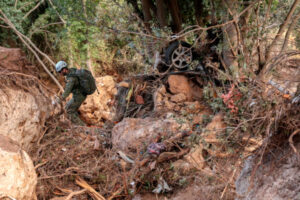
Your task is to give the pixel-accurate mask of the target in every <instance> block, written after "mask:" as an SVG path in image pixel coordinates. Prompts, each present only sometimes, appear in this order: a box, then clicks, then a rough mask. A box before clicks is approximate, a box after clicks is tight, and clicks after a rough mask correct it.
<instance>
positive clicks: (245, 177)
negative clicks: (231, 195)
mask: <svg viewBox="0 0 300 200" xmlns="http://www.w3.org/2000/svg"><path fill="white" fill-rule="evenodd" d="M296 149H297V150H298V152H299V150H300V144H299V143H298V144H297V145H296ZM265 157H269V158H267V159H263V161H262V163H261V164H260V165H259V167H258V168H257V169H255V168H256V165H257V163H256V162H258V161H257V159H255V157H254V156H250V157H248V158H247V160H245V162H244V167H243V169H242V171H241V174H240V175H239V177H238V178H237V180H236V182H235V187H236V193H237V197H236V200H248V199H264V200H285V199H295V200H296V199H300V169H299V158H298V157H297V154H295V153H294V152H293V151H292V150H291V149H290V146H289V145H285V146H279V147H278V146H277V145H276V147H275V150H272V153H269V154H267V155H265ZM275 163H276V164H275ZM253 170H255V174H254V175H253ZM253 176H254V177H253ZM251 177H253V182H251Z"/></svg>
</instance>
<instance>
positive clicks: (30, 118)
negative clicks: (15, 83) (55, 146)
mask: <svg viewBox="0 0 300 200" xmlns="http://www.w3.org/2000/svg"><path fill="white" fill-rule="evenodd" d="M0 105H1V106H0V130H1V134H2V135H5V136H8V137H10V138H12V139H13V140H14V141H16V142H18V143H19V144H20V145H21V146H22V148H23V149H28V148H29V147H30V143H31V142H34V141H36V139H38V138H39V136H40V134H41V133H42V129H43V125H44V123H45V120H46V119H47V117H48V116H49V114H50V113H49V110H51V109H50V106H51V103H50V102H49V101H48V100H47V99H46V98H45V97H44V96H43V95H41V94H38V93H37V94H36V95H34V94H32V93H29V92H26V91H24V90H20V89H10V88H6V89H0Z"/></svg>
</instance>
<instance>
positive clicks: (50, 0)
mask: <svg viewBox="0 0 300 200" xmlns="http://www.w3.org/2000/svg"><path fill="white" fill-rule="evenodd" d="M48 1H49V3H50V4H51V6H52V8H53V9H54V10H55V12H56V14H57V15H58V17H59V19H60V20H61V21H62V22H63V23H64V24H66V21H65V20H64V19H63V18H62V17H61V16H60V14H59V13H58V11H57V10H56V8H55V6H54V4H53V2H52V0H48Z"/></svg>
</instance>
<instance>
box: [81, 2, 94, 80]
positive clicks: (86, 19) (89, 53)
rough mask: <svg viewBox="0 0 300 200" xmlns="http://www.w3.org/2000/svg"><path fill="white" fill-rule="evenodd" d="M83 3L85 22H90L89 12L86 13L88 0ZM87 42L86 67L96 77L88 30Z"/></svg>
mask: <svg viewBox="0 0 300 200" xmlns="http://www.w3.org/2000/svg"><path fill="white" fill-rule="evenodd" d="M82 3H83V14H84V18H85V21H88V16H87V11H86V0H82ZM86 40H87V41H86V42H87V49H86V52H87V59H86V65H87V67H88V69H89V71H90V72H91V73H92V75H93V76H94V72H93V68H92V59H91V50H90V44H89V30H88V28H87V30H86Z"/></svg>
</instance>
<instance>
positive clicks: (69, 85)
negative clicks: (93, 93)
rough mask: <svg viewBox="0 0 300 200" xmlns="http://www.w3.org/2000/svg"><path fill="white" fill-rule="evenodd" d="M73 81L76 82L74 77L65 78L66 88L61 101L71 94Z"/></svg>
mask: <svg viewBox="0 0 300 200" xmlns="http://www.w3.org/2000/svg"><path fill="white" fill-rule="evenodd" d="M75 81H76V77H68V78H67V84H66V87H65V91H64V93H63V94H62V95H61V97H62V99H63V100H65V99H66V98H67V97H68V96H69V95H70V93H71V92H72V89H73V87H74V84H75Z"/></svg>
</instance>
